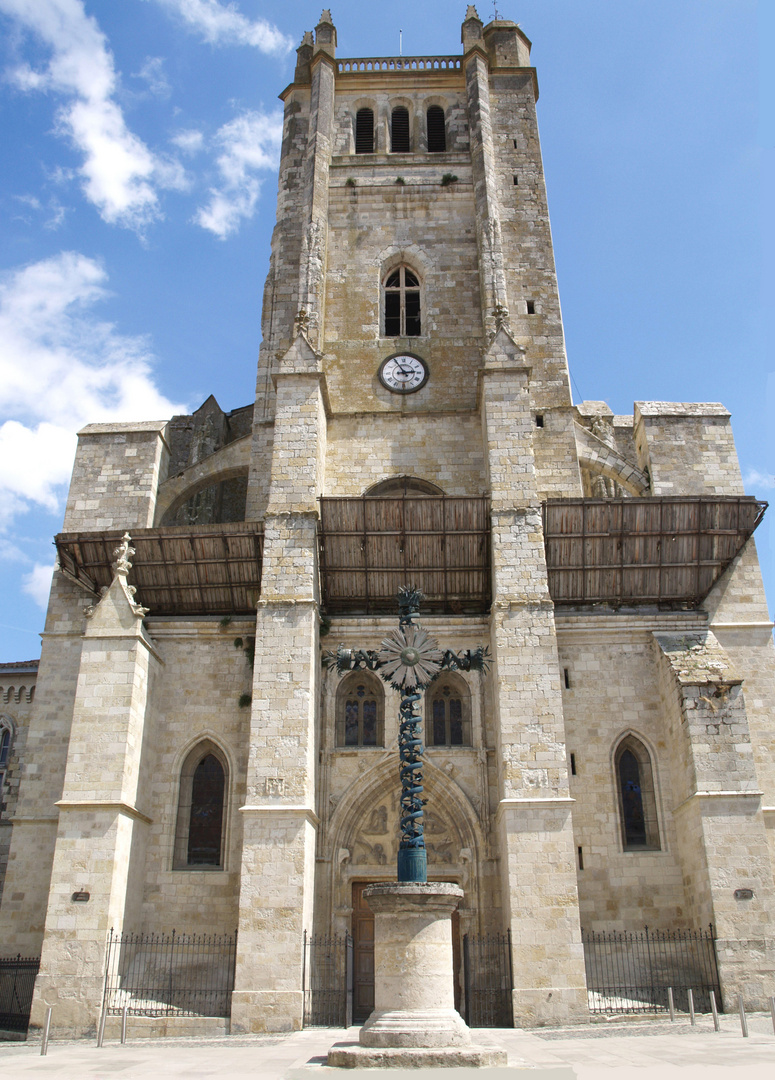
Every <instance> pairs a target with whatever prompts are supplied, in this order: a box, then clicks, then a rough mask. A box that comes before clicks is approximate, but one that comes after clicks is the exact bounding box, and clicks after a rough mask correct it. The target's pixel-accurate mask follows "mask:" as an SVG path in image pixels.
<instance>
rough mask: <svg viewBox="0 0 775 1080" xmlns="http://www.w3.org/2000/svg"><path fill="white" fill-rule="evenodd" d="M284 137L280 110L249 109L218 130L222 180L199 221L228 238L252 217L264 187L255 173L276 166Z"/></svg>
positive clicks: (219, 169) (200, 211)
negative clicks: (268, 111)
mask: <svg viewBox="0 0 775 1080" xmlns="http://www.w3.org/2000/svg"><path fill="white" fill-rule="evenodd" d="M282 136H283V118H282V113H280V112H275V113H272V114H271V115H269V116H267V115H266V114H264V113H261V112H255V111H247V112H244V113H242V114H241V115H240V116H237V117H235V118H234V119H233V120H230V121H229V123H228V124H224V125H223V127H222V128H220V129H219V131H218V133H217V134H216V136H215V141H216V144H218V145H220V147H221V148H222V151H221V153H220V154H219V156H218V160H217V165H218V171H219V172H220V174H221V179H222V183H221V184H220V186H219V187H217V188H211V189H210V201H209V203H208V204H207V206H202V207H200V208H199V209H198V210H197V212H196V215H195V217H194V220H195V221H196V222H197V224H199V225H201V226H202V228H203V229H209V230H210V232H213V233H215V235H216V236H218V237H220V239H221V240H225V239H226V237H228V236H231V235H232V233H234V232H236V230H237V229H238V228H239V226H240V222H241V220H242V219H243V218H250V217H252V216H253V213H254V211H255V207H256V202H257V200H258V194H259V191H260V189H261V181H260V180H259V178H258V177H257V176H256V175H255V174H256V172H259V171H267V170H272V171H274V170H275V169H276V168H277V164H278V160H279V154H280V144H281V142H282Z"/></svg>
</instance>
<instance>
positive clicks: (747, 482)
mask: <svg viewBox="0 0 775 1080" xmlns="http://www.w3.org/2000/svg"><path fill="white" fill-rule="evenodd" d="M743 484H744V486H745V490H746V491H749V492H750V493H751V494H752V495H755V494H756V493H757V491H762V490H766V491H772V490H773V488H775V476H774V475H773V474H772V473H764V472H760V471H759V470H758V469H748V470H747V472H746V473H745V475H744V476H743Z"/></svg>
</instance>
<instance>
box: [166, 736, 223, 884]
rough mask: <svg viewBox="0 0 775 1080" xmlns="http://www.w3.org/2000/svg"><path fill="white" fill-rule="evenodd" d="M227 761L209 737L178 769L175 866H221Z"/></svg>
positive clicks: (179, 867)
mask: <svg viewBox="0 0 775 1080" xmlns="http://www.w3.org/2000/svg"><path fill="white" fill-rule="evenodd" d="M228 790H229V765H228V762H227V760H226V755H225V754H224V753H223V751H222V750H221V748H220V747H219V746H217V745H216V744H215V743H214V742H213V741H212V740H211V739H203V740H202V741H201V742H199V743H197V744H196V746H195V747H193V749H192V750H190V751H189V753H188V754H187V755H186V757H185V759H184V761H183V766H182V768H181V770H180V794H179V797H178V816H177V823H176V828H175V850H174V855H173V862H172V867H173V869H174V870H222V869H223V868H224V860H225V834H226V829H225V826H226V810H227V793H228Z"/></svg>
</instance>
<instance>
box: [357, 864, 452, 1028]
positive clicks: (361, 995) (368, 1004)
mask: <svg viewBox="0 0 775 1080" xmlns="http://www.w3.org/2000/svg"><path fill="white" fill-rule="evenodd" d="M371 884H373V883H372V882H371V881H355V882H353V930H352V933H353V1023H355V1024H362V1023H363V1022H364V1020H368V1018H369V1016H370V1014H371V1013H372V1011H373V1009H374V915H373V913H372V911H371V908H370V907H369V905H368V904H367V903H366V901H365V900H364V898H363V890H364V889H365V888H367V887H368V886H369V885H371ZM460 957H461V951H460V916H459V915H458V913H457V911H454V912H453V913H452V966H453V971H454V979H455V1008H456V1009H457V1010H458V1012H459V1011H460V1001H461V993H460V987H461V967H460Z"/></svg>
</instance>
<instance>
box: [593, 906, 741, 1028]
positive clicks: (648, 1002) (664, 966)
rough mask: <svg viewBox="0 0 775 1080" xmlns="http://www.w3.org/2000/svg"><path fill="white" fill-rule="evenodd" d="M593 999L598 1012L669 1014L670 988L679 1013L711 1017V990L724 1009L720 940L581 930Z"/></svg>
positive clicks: (689, 934)
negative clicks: (691, 1009)
mask: <svg viewBox="0 0 775 1080" xmlns="http://www.w3.org/2000/svg"><path fill="white" fill-rule="evenodd" d="M581 940H582V941H583V943H584V964H585V967H586V973H587V996H588V999H589V1009H590V1012H593V1013H638V1012H665V1011H666V1010H667V1009H668V1007H669V1006H668V993H667V991H668V987H672V989H673V1000H674V1003H675V1007H676V1009H678V1010H679V1011H681V1012H688V1011H689V995H688V991H689V990H691V991H692V994H693V997H694V1008H695V1009H696V1011H697V1012H710V1011H711V1004H710V991H711V990H712V991H713V993H714V994H715V995H716V1002H717V1004H718V1006H719V1008H721V991H720V988H719V978H718V965H717V963H716V935H715V933H714V930H713V926H712V925H711V926H710V927H709V928H708V929H707V930H649V928H648V927H646V928H645V929H644V930H637V931H611V930H608V931H594V930H584V929H582V931H581Z"/></svg>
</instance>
